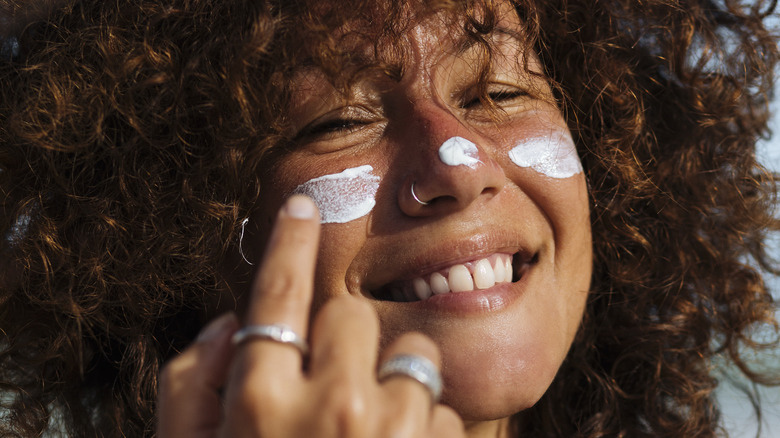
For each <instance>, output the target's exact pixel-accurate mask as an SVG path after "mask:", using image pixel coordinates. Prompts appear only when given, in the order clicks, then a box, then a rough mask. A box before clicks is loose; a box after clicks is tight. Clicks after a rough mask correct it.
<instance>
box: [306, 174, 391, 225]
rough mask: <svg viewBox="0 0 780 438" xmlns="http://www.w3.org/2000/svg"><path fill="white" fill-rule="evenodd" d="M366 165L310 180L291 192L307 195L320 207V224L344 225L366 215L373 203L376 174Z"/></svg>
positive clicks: (377, 182) (376, 181)
mask: <svg viewBox="0 0 780 438" xmlns="http://www.w3.org/2000/svg"><path fill="white" fill-rule="evenodd" d="M372 170H374V168H373V167H371V166H369V165H364V166H359V167H353V168H351V169H346V170H344V171H343V172H341V173H334V174H331V175H324V176H320V177H318V178H314V179H310V180H309V181H306V182H305V183H303V184H301V185H299V186H298V187H296V188H295V190H293V193H301V194H304V195H307V196H309V197H310V198H312V199H313V200H314V203H315V204H317V208H319V209H320V220H321V222H322V223H323V224H330V223H336V224H343V223H345V222H349V221H353V220H355V219H358V218H361V217H363V216H365V215H367V214H368V213H369V212H370V211H371V209H373V208H374V205H376V200H375V199H374V196H376V191H377V190H378V189H379V177H378V176H376V175H372V174H371V171H372Z"/></svg>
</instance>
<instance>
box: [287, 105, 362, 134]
mask: <svg viewBox="0 0 780 438" xmlns="http://www.w3.org/2000/svg"><path fill="white" fill-rule="evenodd" d="M375 119H376V118H375V117H372V113H370V112H369V111H368V110H366V109H363V108H356V107H348V108H340V109H338V110H335V111H331V112H329V113H327V114H325V115H323V116H321V117H318V118H316V119H315V120H314V121H312V122H311V123H309V124H308V125H306V126H305V127H303V129H301V130H300V132H299V133H298V135H296V138H297V139H298V140H310V141H314V140H321V139H328V138H331V137H338V136H342V135H349V134H352V133H354V132H356V131H359V130H360V129H362V128H364V127H366V126H369V125H371V124H373V123H374V122H375Z"/></svg>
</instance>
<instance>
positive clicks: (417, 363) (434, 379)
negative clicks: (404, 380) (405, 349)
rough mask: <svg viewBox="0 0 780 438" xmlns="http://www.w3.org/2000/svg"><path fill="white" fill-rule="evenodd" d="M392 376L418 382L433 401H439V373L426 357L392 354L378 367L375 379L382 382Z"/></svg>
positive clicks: (440, 389)
mask: <svg viewBox="0 0 780 438" xmlns="http://www.w3.org/2000/svg"><path fill="white" fill-rule="evenodd" d="M392 376H406V377H410V378H412V379H414V380H416V381H418V382H420V383H421V384H422V385H423V386H424V387H425V388H426V389H427V390H428V392H430V393H431V400H433V403H438V402H439V398H440V397H441V391H442V383H441V374H440V373H439V369H438V368H436V366H435V365H434V364H433V362H431V361H430V360H428V358H426V357H423V356H418V355H414V354H399V355H398V356H393V357H391V358H390V359H389V360H388V361H387V362H385V363H383V364H382V365H381V366H380V367H379V372H378V373H377V379H378V380H379V381H380V382H383V381H385V380H387V379H388V378H390V377H392Z"/></svg>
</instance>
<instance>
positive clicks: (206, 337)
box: [195, 312, 238, 342]
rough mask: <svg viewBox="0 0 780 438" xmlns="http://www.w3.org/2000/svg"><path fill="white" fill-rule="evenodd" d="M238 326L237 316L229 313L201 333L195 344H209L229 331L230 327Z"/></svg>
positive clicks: (209, 324)
mask: <svg viewBox="0 0 780 438" xmlns="http://www.w3.org/2000/svg"><path fill="white" fill-rule="evenodd" d="M237 324H238V319H237V318H236V314H235V313H233V312H228V313H226V314H224V315H222V316H220V317H219V318H217V319H215V320H213V321H211V322H210V323H208V325H206V327H204V328H203V330H201V331H200V333H199V334H198V337H197V339H195V342H208V341H211V340H212V339H215V338H217V337H219V335H221V334H222V333H224V332H225V331H226V330H228V329H229V328H230V327H234V326H236V325H237Z"/></svg>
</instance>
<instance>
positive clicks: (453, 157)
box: [439, 137, 480, 169]
mask: <svg viewBox="0 0 780 438" xmlns="http://www.w3.org/2000/svg"><path fill="white" fill-rule="evenodd" d="M439 159H440V160H441V161H442V163H444V164H446V165H448V166H468V167H471V168H472V169H473V168H474V167H476V166H477V164H479V163H480V161H479V150H478V149H477V145H476V144H474V142H472V141H469V140H466V139H465V138H463V137H452V138H450V139H447V141H445V142H444V143H442V145H441V147H439Z"/></svg>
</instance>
